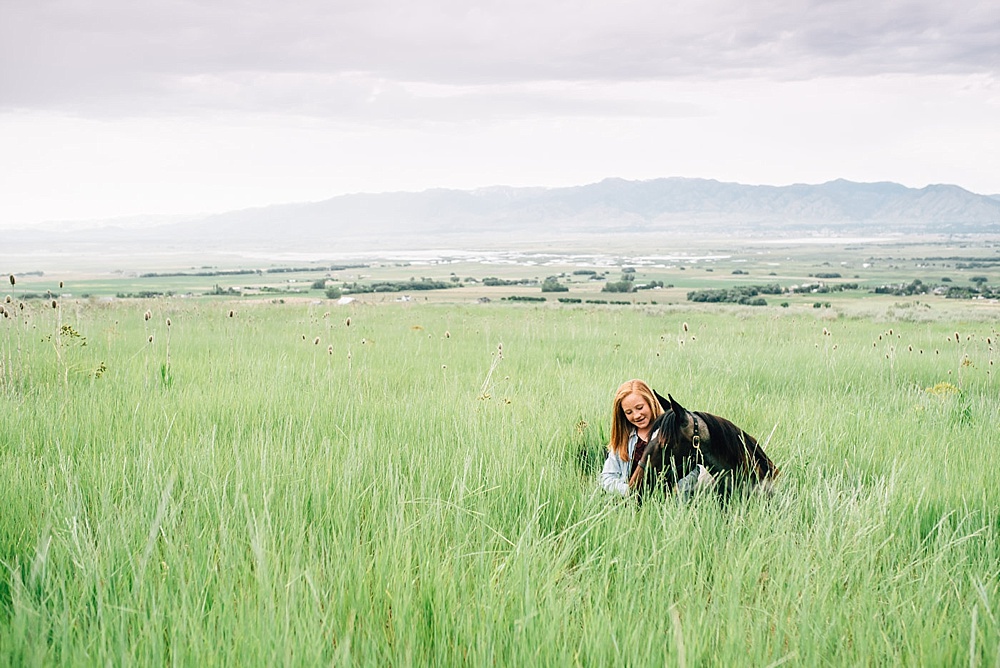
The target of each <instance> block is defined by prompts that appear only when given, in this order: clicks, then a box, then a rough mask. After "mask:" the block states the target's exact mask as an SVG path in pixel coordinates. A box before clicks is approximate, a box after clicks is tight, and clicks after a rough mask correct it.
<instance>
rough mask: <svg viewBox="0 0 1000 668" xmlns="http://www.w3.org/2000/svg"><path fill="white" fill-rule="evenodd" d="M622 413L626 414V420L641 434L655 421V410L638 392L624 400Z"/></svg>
mask: <svg viewBox="0 0 1000 668" xmlns="http://www.w3.org/2000/svg"><path fill="white" fill-rule="evenodd" d="M622 412H623V413H625V419H626V420H628V421H629V422H631V423H632V426H634V427H635V428H636V429H638V430H639V431H640V432H642V431H645V430H646V429H648V428H649V425H650V423H651V422H652V420H653V409H652V408H650V406H649V404H648V403H647V402H646V400H645V399H643V398H642V395H640V394H638V393H636V392H632V393H631V394H629V395H628V396H626V397H625V398H624V399H622Z"/></svg>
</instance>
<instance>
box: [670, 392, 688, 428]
mask: <svg viewBox="0 0 1000 668" xmlns="http://www.w3.org/2000/svg"><path fill="white" fill-rule="evenodd" d="M667 397H668V398H669V400H670V410H672V411H673V412H674V413H675V414H676V415H677V417H684V414H685V413H687V411H686V410H685V409H684V407H683V406H681V405H680V404H679V403H677V401H676V400H675V399H674V398H673V397H671V396H670V395H669V394H668V395H667ZM666 408H667V407H666V406H664V410H665V409H666ZM681 424H683V423H681Z"/></svg>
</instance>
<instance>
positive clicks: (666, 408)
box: [653, 390, 670, 411]
mask: <svg viewBox="0 0 1000 668" xmlns="http://www.w3.org/2000/svg"><path fill="white" fill-rule="evenodd" d="M653 396H654V397H656V400H657V401H658V402H659V403H660V408H662V409H663V410H664V411H669V410H670V401H669V400H668V399H664V398H663V397H662V396H660V393H659V392H657V391H656V390H653ZM668 396H669V395H668Z"/></svg>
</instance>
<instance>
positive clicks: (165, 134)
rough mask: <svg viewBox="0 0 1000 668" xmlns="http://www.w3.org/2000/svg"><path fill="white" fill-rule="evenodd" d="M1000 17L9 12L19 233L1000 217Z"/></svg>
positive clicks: (232, 2) (360, 0) (4, 10)
mask: <svg viewBox="0 0 1000 668" xmlns="http://www.w3.org/2000/svg"><path fill="white" fill-rule="evenodd" d="M998 70H1000V3H998V2H997V0H987V1H984V2H976V1H973V0H952V1H951V2H947V3H946V2H941V0H915V1H910V2H907V1H902V2H900V1H896V0H886V1H883V2H871V1H870V0H865V1H860V0H846V1H836V0H833V1H830V0H797V1H789V0H769V1H767V2H756V3H755V2H747V1H746V0H707V1H706V0H680V1H673V2H670V1H667V2H665V1H664V0H605V1H603V2H602V1H596V0H595V1H585V0H568V1H567V0H543V1H541V2H539V1H538V0H532V1H531V2H528V1H524V0H508V1H504V2H500V1H492V2H490V1H487V2H482V1H476V0H466V1H462V0H409V1H404V0H286V1H284V2H277V1H276V0H0V227H11V226H15V225H21V224H32V223H36V222H41V221H46V220H77V219H90V218H106V217H113V216H124V215H136V214H165V213H169V214H174V213H198V212H213V211H224V210H230V209H236V208H244V207H250V206H260V205H266V204H276V203H285V202H295V201H315V200H322V199H326V198H329V197H333V196H336V195H340V194H344V193H351V192H383V191H390V190H423V189H426V188H433V187H445V188H461V189H469V188H476V187H483V186H490V185H515V186H522V185H539V186H564V185H580V184H585V183H591V182H595V181H599V180H601V179H603V178H605V177H609V176H618V177H623V178H628V179H652V178H658V177H664V176H685V177H702V178H714V179H719V180H722V181H736V182H741V183H751V184H772V185H785V184H790V183H821V182H824V181H828V180H832V179H836V178H846V179H850V180H854V181H896V182H899V183H902V184H904V185H907V186H911V187H923V186H925V185H928V184H931V183H954V184H957V185H959V186H962V187H964V188H967V189H969V190H972V191H973V192H978V193H982V194H995V193H1000V120H998V119H1000V76H998Z"/></svg>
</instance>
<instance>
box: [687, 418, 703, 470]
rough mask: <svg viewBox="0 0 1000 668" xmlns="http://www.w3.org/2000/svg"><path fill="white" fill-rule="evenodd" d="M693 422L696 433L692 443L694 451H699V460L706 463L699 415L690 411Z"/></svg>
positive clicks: (700, 462)
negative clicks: (702, 449)
mask: <svg viewBox="0 0 1000 668" xmlns="http://www.w3.org/2000/svg"><path fill="white" fill-rule="evenodd" d="M690 415H691V423H692V429H693V431H694V434H693V435H692V436H691V445H692V446H693V447H694V451H695V452H696V453H697V460H698V463H699V464H704V462H705V457H704V456H703V455H702V452H701V434H699V433H698V416H697V415H695V414H694V413H690Z"/></svg>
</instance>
